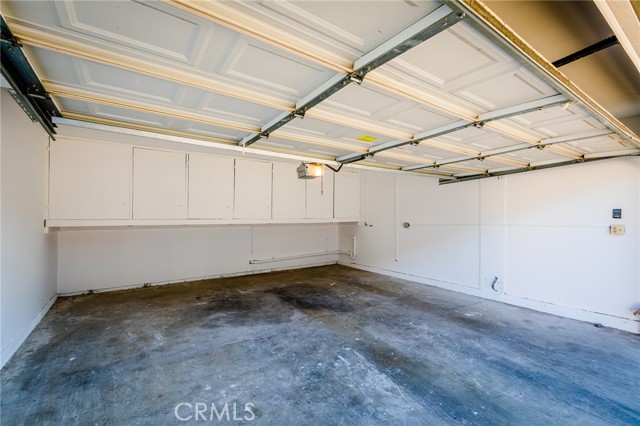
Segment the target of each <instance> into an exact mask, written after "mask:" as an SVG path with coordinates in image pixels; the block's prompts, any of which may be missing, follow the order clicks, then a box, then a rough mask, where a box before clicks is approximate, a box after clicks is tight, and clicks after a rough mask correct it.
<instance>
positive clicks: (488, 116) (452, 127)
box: [336, 95, 571, 170]
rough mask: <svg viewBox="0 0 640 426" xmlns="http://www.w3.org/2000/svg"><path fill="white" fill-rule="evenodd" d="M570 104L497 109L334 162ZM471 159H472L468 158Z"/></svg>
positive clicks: (557, 99) (544, 102) (556, 101)
mask: <svg viewBox="0 0 640 426" xmlns="http://www.w3.org/2000/svg"><path fill="white" fill-rule="evenodd" d="M567 102H571V101H570V100H568V99H567V98H566V97H565V96H564V95H553V96H549V97H547V98H542V99H536V100H534V101H530V102H525V103H523V104H519V105H513V106H510V107H506V108H501V109H497V110H494V111H490V112H487V113H484V114H480V115H479V116H478V118H477V119H476V120H474V121H468V120H458V121H455V122H453V123H450V124H446V125H444V126H441V127H438V128H436V129H432V130H427V131H424V132H422V133H418V134H416V135H414V136H413V138H411V139H409V140H407V141H391V142H385V143H381V144H379V145H376V146H372V147H371V148H369V150H368V151H367V152H366V153H364V154H363V153H359V152H357V153H356V152H354V153H352V154H346V155H343V156H341V157H338V158H336V161H338V162H340V163H345V164H346V163H353V162H356V161H360V160H363V159H365V158H367V157H370V156H372V155H374V154H376V153H378V152H381V151H387V150H389V149H393V148H398V147H401V146H404V145H417V144H418V143H420V142H421V141H423V140H426V139H432V138H436V137H438V136H442V135H446V134H449V133H453V132H457V131H458V130H462V129H466V128H467V127H471V126H475V127H479V128H480V127H483V126H484V125H485V124H487V123H488V122H490V121H495V120H501V119H504V118H509V117H514V116H516V115H522V114H526V113H529V112H532V111H540V110H542V109H545V108H550V107H554V106H557V105H562V104H566V103H567ZM470 159H472V158H470ZM409 167H410V168H406V167H405V168H403V170H417V169H421V168H427V167H433V165H426V166H409Z"/></svg>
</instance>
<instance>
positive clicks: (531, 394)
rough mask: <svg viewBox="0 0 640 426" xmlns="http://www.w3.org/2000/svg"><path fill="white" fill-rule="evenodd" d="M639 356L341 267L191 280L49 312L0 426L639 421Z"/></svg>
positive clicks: (538, 317) (552, 321)
mask: <svg viewBox="0 0 640 426" xmlns="http://www.w3.org/2000/svg"><path fill="white" fill-rule="evenodd" d="M639 343H640V337H639V336H637V335H633V334H629V333H624V332H620V331H616V330H612V329H607V328H596V327H594V326H593V325H591V324H586V323H581V322H577V321H572V320H568V319H563V318H559V317H555V316H551V315H546V314H541V313H537V312H534V311H531V310H527V309H522V308H517V307H513V306H507V305H503V304H500V303H495V302H491V301H486V300H482V299H478V298H474V297H470V296H465V295H461V294H457V293H453V292H449V291H446V290H441V289H437V288H432V287H428V286H424V285H421V284H416V283H411V282H408V281H403V280H398V279H393V278H389V277H384V276H381V275H377V274H372V273H367V272H362V271H358V270H354V269H349V268H346V267H341V266H329V267H322V268H312V269H306V270H296V271H287V272H277V273H271V274H263V275H253V276H246V277H237V278H228V279H218V280H209V281H199V282H194V283H187V284H179V285H171V286H163V287H152V288H144V289H139V290H131V291H120V292H112V293H104V294H92V295H85V296H78V297H70V298H62V299H59V300H58V301H57V302H56V304H55V305H54V306H53V308H52V309H51V311H50V312H49V313H48V314H47V315H46V317H45V318H44V320H43V321H42V323H41V324H40V325H39V326H38V327H37V329H36V330H35V331H34V332H33V333H32V335H31V336H30V337H29V339H28V340H27V342H26V343H25V344H24V345H23V346H22V348H21V349H20V350H19V352H18V353H17V354H16V355H15V356H14V357H13V358H12V359H11V360H10V362H9V363H8V364H7V365H6V366H5V368H4V369H3V370H2V382H1V384H2V395H1V396H2V402H1V409H2V414H1V420H2V425H13V424H29V425H32V424H33V425H42V424H56V425H73V424H79V425H93V424H98V425H135V424H141V425H171V424H191V423H199V424H255V425H427V424H428V425H450V424H492V425H500V424H509V425H550V424H562V425H568V424H580V425H614V424H615V425H622V424H629V425H631V424H634V425H638V424H640V398H639V396H638V395H639V390H640V387H639V385H640V368H639V367H640V346H639ZM234 403H235V419H239V420H234ZM247 404H248V405H247ZM212 405H213V407H212ZM176 407H177V408H176ZM225 407H226V409H227V410H228V411H225ZM212 408H213V409H214V411H211V410H212ZM176 414H177V416H179V417H180V418H181V419H188V420H185V421H181V420H180V419H178V418H177V417H176ZM203 417H205V418H206V420H203Z"/></svg>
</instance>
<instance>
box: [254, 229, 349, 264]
mask: <svg viewBox="0 0 640 426" xmlns="http://www.w3.org/2000/svg"><path fill="white" fill-rule="evenodd" d="M352 238H353V240H352V241H353V248H352V249H351V251H344V250H331V251H322V252H318V253H306V254H296V255H293V256H281V257H271V258H268V259H253V260H250V261H249V264H251V265H257V264H261V263H271V262H282V261H285V260H294V259H304V258H307V257H316V256H326V255H330V254H348V255H349V256H350V257H351V258H352V259H355V258H356V256H357V255H358V237H357V236H356V235H354V236H353V237H352Z"/></svg>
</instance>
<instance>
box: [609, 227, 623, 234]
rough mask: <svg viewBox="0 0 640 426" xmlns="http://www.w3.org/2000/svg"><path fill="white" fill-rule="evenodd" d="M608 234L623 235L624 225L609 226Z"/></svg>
mask: <svg viewBox="0 0 640 426" xmlns="http://www.w3.org/2000/svg"><path fill="white" fill-rule="evenodd" d="M609 234H611V235H624V225H611V226H610V227H609Z"/></svg>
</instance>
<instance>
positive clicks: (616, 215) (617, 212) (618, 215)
mask: <svg viewBox="0 0 640 426" xmlns="http://www.w3.org/2000/svg"><path fill="white" fill-rule="evenodd" d="M612 216H613V218H614V219H622V209H613V214H612Z"/></svg>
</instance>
